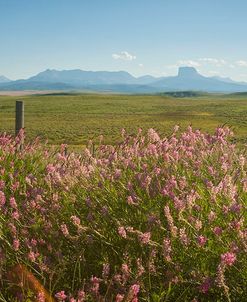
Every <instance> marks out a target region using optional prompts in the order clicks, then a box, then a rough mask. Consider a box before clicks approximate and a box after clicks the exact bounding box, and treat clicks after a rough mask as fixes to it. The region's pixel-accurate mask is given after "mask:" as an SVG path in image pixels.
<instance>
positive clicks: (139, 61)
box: [0, 0, 247, 81]
mask: <svg viewBox="0 0 247 302" xmlns="http://www.w3.org/2000/svg"><path fill="white" fill-rule="evenodd" d="M246 11H247V1H246V0H235V1H233V0H0V75H1V74H2V75H5V76H7V77H9V78H11V79H17V78H26V77H28V76H31V75H33V74H35V73H38V72H40V71H42V70H45V69H47V68H51V69H53V68H55V69H59V70H61V69H75V68H80V69H84V70H126V71H128V72H130V73H132V74H133V75H136V76H140V75H144V74H152V75H155V76H163V75H174V74H176V73H177V68H178V66H185V65H187V66H195V67H196V68H197V69H198V70H199V71H200V72H201V73H202V74H204V75H207V76H214V75H221V76H226V77H232V78H233V79H236V80H240V81H247V39H246V36H247V18H246Z"/></svg>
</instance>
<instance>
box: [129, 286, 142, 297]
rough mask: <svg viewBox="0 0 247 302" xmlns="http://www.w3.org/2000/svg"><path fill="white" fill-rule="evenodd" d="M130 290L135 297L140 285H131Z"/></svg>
mask: <svg viewBox="0 0 247 302" xmlns="http://www.w3.org/2000/svg"><path fill="white" fill-rule="evenodd" d="M130 290H131V293H132V295H133V296H134V297H136V296H137V295H138V293H139V291H140V285H138V284H133V285H132V286H131V288H130Z"/></svg>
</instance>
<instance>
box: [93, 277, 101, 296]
mask: <svg viewBox="0 0 247 302" xmlns="http://www.w3.org/2000/svg"><path fill="white" fill-rule="evenodd" d="M91 282H92V287H91V291H92V292H93V293H94V294H95V295H98V293H99V284H100V279H99V278H97V277H92V278H91Z"/></svg>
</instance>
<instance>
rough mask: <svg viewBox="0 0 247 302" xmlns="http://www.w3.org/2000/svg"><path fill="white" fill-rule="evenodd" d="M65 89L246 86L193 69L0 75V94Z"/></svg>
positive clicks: (238, 89) (246, 88) (216, 89)
mask: <svg viewBox="0 0 247 302" xmlns="http://www.w3.org/2000/svg"><path fill="white" fill-rule="evenodd" d="M15 90H67V91H100V92H120V93H121V92H122V93H160V92H171V91H202V92H224V93H233V92H246V91H247V83H244V82H235V81H233V80H232V79H230V78H221V77H206V76H203V75H201V74H199V73H198V72H197V70H196V69H195V68H194V67H180V68H179V70H178V74H177V75H176V76H170V77H160V78H157V77H153V76H150V75H146V76H142V77H134V76H132V75H131V74H130V73H128V72H125V71H118V72H115V71H114V72H110V71H83V70H79V69H76V70H62V71H58V70H54V69H53V70H51V69H47V70H45V71H43V72H40V73H39V74H37V75H35V76H32V77H30V78H28V79H25V80H16V81H11V80H9V79H7V78H6V77H4V76H0V91H15Z"/></svg>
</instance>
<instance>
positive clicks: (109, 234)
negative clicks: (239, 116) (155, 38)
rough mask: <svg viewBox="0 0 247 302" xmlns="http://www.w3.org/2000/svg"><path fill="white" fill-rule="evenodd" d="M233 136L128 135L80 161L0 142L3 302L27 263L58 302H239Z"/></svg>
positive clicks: (242, 264)
mask: <svg viewBox="0 0 247 302" xmlns="http://www.w3.org/2000/svg"><path fill="white" fill-rule="evenodd" d="M231 135H232V133H231V131H230V129H228V128H218V129H216V132H215V133H214V134H212V135H211V134H208V133H202V132H201V131H199V130H193V129H192V128H191V127H189V128H188V129H187V131H185V132H180V130H179V127H175V128H174V132H173V133H172V134H171V135H170V136H169V137H163V138H162V137H160V135H158V134H157V133H156V131H155V130H154V129H150V130H149V131H148V133H147V135H144V134H143V133H142V131H139V132H138V134H137V135H136V136H133V135H132V136H128V135H127V134H126V133H125V131H123V132H122V141H121V142H120V143H119V144H118V145H114V146H113V145H102V144H100V145H99V146H93V145H92V143H91V144H90V145H89V146H88V148H86V149H85V150H82V152H81V153H80V154H78V153H73V152H65V150H66V148H65V146H61V149H60V150H55V149H54V148H51V147H48V146H46V145H42V144H40V143H39V142H38V140H36V141H35V142H33V143H31V144H26V145H24V146H22V148H20V145H21V144H22V142H23V134H22V133H21V134H20V137H17V138H13V137H11V136H9V135H6V134H1V135H0V276H3V278H1V279H2V280H3V281H1V295H2V297H4V298H3V299H2V300H6V301H14V300H15V297H14V296H13V295H14V291H12V290H11V287H10V286H11V284H10V283H8V281H7V278H5V277H4V276H5V275H6V274H7V272H8V271H10V270H11V269H12V267H13V266H14V265H15V264H16V263H22V264H25V265H26V266H27V267H28V269H30V270H31V272H32V273H33V274H35V275H36V277H37V278H38V279H39V280H40V282H41V283H42V285H43V286H44V287H45V288H46V289H47V291H49V292H50V293H51V295H53V297H54V298H55V299H56V300H57V301H66V302H83V301H102V302H103V301H117V302H120V301H129V302H131V301H132V302H137V301H163V300H166V301H175V300H177V299H179V301H180V300H181V301H182V300H183V301H224V300H226V299H228V300H229V299H231V300H232V301H240V300H241V297H243V296H244V295H246V294H247V293H246V288H247V271H246V267H247V257H246V252H247V228H246V225H247V214H246V213H247V211H246V202H247V160H246V152H245V150H244V148H243V147H236V146H235V145H234V144H232V142H231ZM2 288H3V291H2ZM22 294H27V295H28V291H27V292H25V290H24V288H23V289H22ZM33 294H34V295H36V299H37V301H43V300H44V297H43V296H42V293H33ZM222 297H223V298H222ZM11 299H12V300H11ZM222 299H223V300H222ZM241 301H242V300H241Z"/></svg>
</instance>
